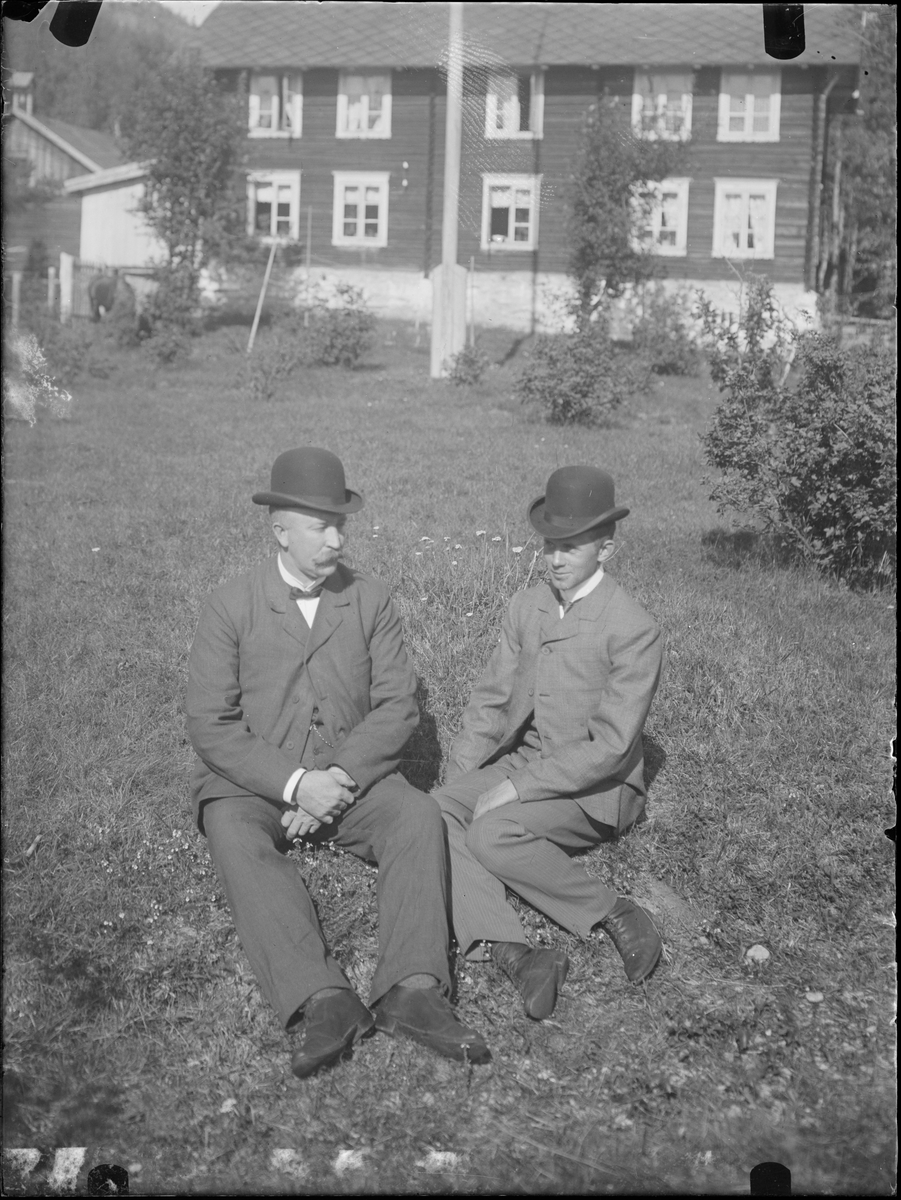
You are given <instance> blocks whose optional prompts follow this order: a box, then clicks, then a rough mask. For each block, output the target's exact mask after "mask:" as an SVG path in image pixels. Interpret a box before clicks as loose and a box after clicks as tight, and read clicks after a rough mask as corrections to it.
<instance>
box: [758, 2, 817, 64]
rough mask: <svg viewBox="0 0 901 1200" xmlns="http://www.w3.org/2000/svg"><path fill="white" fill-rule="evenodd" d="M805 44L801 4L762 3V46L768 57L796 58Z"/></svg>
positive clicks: (802, 50)
mask: <svg viewBox="0 0 901 1200" xmlns="http://www.w3.org/2000/svg"><path fill="white" fill-rule="evenodd" d="M806 45H807V40H806V38H805V36H804V5H803V4H764V6H763V48H764V50H766V52H767V54H768V55H769V56H770V58H782V59H786V58H797V57H798V56H799V55H800V54H803V53H804V49H805V47H806Z"/></svg>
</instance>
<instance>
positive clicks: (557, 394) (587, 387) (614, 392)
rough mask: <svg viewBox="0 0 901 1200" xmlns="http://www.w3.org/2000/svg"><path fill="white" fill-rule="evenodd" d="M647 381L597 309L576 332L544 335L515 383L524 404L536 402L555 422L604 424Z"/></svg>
mask: <svg viewBox="0 0 901 1200" xmlns="http://www.w3.org/2000/svg"><path fill="white" fill-rule="evenodd" d="M643 386H644V373H643V372H642V370H641V365H640V364H639V363H636V362H635V361H634V360H633V361H629V359H628V358H627V356H626V355H624V354H623V353H622V352H620V351H617V349H616V347H615V346H614V344H613V341H612V340H611V337H610V323H609V319H608V317H607V315H606V313H605V312H603V311H601V310H598V311H597V312H596V313H595V316H594V318H593V319H591V320H589V319H586V318H582V317H580V318H579V319H578V320H577V322H576V327H575V329H574V331H573V332H571V333H562V334H550V335H548V334H542V335H540V336H539V337H538V338H536V340H535V344H534V346H533V348H532V349H531V350H530V351H529V353H528V356H527V361H526V366H525V369H524V370H523V373H522V375H521V376H520V377H519V379H518V380H517V382H516V384H515V392H516V395H517V396H518V397H519V400H520V402H521V403H523V404H535V405H537V406H538V407H539V408H541V409H542V410H543V411H544V414H545V417H546V419H547V420H548V421H550V422H551V424H554V425H570V424H581V425H605V424H609V422H610V419H611V417H612V416H613V413H614V412H615V411H616V410H617V409H618V408H619V407H620V406H621V405H622V403H623V401H625V400H626V399H627V398H628V397H629V396H631V395H634V394H635V393H636V392H638V391H640V390H641V389H642V387H643Z"/></svg>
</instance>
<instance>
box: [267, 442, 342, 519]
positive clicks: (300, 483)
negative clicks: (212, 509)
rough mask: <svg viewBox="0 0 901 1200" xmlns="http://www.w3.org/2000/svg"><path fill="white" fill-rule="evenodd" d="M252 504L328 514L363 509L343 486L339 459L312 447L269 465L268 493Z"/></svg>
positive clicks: (326, 451)
mask: <svg viewBox="0 0 901 1200" xmlns="http://www.w3.org/2000/svg"><path fill="white" fill-rule="evenodd" d="M253 502H254V504H274V505H276V506H277V507H279V508H316V509H320V510H321V511H322V512H331V513H353V512H358V511H359V509H361V508H362V507H363V497H362V496H361V495H360V493H359V492H352V491H351V490H350V488H348V487H346V486H345V483H344V467H343V466H342V465H341V459H340V458H338V456H337V455H336V454H332V452H331V451H330V450H319V449H317V447H315V446H301V447H300V449H299V450H286V451H285V452H284V454H280V455H279V456H278V458H277V459H276V460H275V462H274V463H273V464H272V476H271V479H270V484H269V491H268V492H257V493H256V494H255V495H254V497H253Z"/></svg>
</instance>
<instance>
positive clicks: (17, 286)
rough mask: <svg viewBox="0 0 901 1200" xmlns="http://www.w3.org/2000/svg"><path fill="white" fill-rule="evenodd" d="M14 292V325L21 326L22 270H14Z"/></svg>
mask: <svg viewBox="0 0 901 1200" xmlns="http://www.w3.org/2000/svg"><path fill="white" fill-rule="evenodd" d="M12 275H13V294H12V302H13V307H12V314H11V316H12V327H13V329H18V328H19V299H20V297H21V294H22V272H21V271H13V273H12Z"/></svg>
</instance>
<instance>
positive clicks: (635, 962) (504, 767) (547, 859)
mask: <svg viewBox="0 0 901 1200" xmlns="http://www.w3.org/2000/svg"><path fill="white" fill-rule="evenodd" d="M628 512H629V510H628V509H627V508H617V507H616V504H615V501H614V487H613V480H612V479H611V477H610V476H609V475H608V474H607V473H606V472H605V471H601V470H598V469H597V468H595V467H586V466H575V467H561V468H560V469H559V470H557V471H554V473H553V474H552V475H551V477H550V479H549V480H548V483H547V489H546V494H545V495H543V496H539V497H538V498H537V499H536V500H534V501H533V502H532V504H531V505H530V506H529V510H528V513H529V520H530V521H531V523H532V526H533V527H534V528H535V529H536V530H537V532H538V533H539V534H541V535H542V537H543V538H544V557H545V561H546V563H547V566H548V573H549V576H550V578H549V582H548V583H541V584H539V585H538V586H537V587H533V588H529V589H527V590H526V591H522V592H519V593H518V594H517V595H515V596H514V597H513V599H512V600H511V601H510V605H509V608H508V610H507V614H506V617H505V619H504V624H503V628H502V631H501V637H500V643H499V644H498V646H497V647H496V649H495V651H494V653H493V655H492V657H491V659H490V660H489V662H488V665H487V667H486V668H485V671H484V674H483V675H482V678H481V680H480V682H479V683H478V684H477V685H476V687H475V689H474V691H473V693H472V696H471V698H470V701H469V705H468V706H467V708H466V711H465V712H464V714H463V726H462V729H461V731H460V734H459V736H458V737H457V739H456V741H455V742H454V744H453V747H452V748H451V753H450V761H449V763H448V769H447V776H446V781H445V783H444V786H443V787H442V788H441V789H440V790H439V791H438V792H436V793H435V798H436V800H437V801H438V803H439V805H440V806H441V809H442V812H443V814H444V819H445V821H446V823H447V827H448V837H449V842H450V853H451V902H452V912H453V923H454V932H455V934H456V938H457V944H458V945H459V947H460V950H461V951H462V952H463V953H464V954H465V955H466V956H467V957H468V958H470V959H473V960H480V959H485V958H489V957H490V958H492V959H493V960H494V961H495V962H496V963H498V964H499V965H500V966H501V967H502V968H503V969H504V970H505V972H506V973H507V974H508V975H509V976H510V978H511V979H512V980H513V982H514V983H515V984H516V985H517V986H518V987H519V989H520V991H521V993H522V996H523V1000H524V1003H525V1011H526V1013H527V1014H528V1015H529V1016H530V1017H533V1018H535V1019H536V1020H541V1019H542V1018H544V1017H548V1016H550V1014H551V1013H552V1012H553V1009H554V1005H555V1003H556V1000H557V993H558V991H559V989H560V987H562V985H563V982H564V980H565V978H566V973H567V971H568V969H569V959H568V958H567V956H566V955H565V954H563V953H562V952H561V951H556V950H535V949H531V948H530V947H529V946H528V945H527V944H526V940H525V934H524V932H523V928H522V925H521V924H520V921H519V918H518V917H517V915H516V913H515V912H514V910H513V908H512V907H511V906H510V905H509V904H508V903H507V901H506V892H505V889H506V888H510V890H511V891H513V892H515V893H516V894H517V895H519V896H521V897H522V898H523V899H525V900H527V901H528V902H529V903H530V904H531V905H533V906H534V907H535V908H537V909H539V910H540V911H541V912H543V913H546V914H547V915H548V916H549V917H551V918H552V919H553V920H554V921H556V922H557V924H558V925H562V926H563V927H564V928H565V929H568V930H569V931H570V932H571V933H575V934H578V935H579V936H580V937H582V938H593V937H596V936H597V935H598V934H599V933H601V932H602V933H604V934H606V935H607V936H608V937H609V938H610V939H611V940H612V942H613V944H614V946H615V947H616V949H617V950H618V951H619V953H620V955H621V956H622V958H623V962H624V965H625V970H626V975H627V977H628V978H629V980H630V981H631V982H633V983H639V982H641V981H642V980H643V979H646V978H647V977H648V976H649V975H650V974H651V972H652V971H653V970H654V968H655V967H656V965H657V962H658V960H659V958H660V954H661V950H662V945H661V942H660V937H659V935H658V933H657V930H656V929H655V928H654V925H653V923H652V922H651V919H650V917H649V916H648V915H647V913H645V912H644V910H643V909H641V908H639V907H638V906H637V905H636V904H634V903H633V902H632V901H631V900H628V899H626V898H625V897H619V896H617V895H616V893H615V892H613V891H611V890H610V889H609V888H607V887H605V886H604V885H603V884H601V883H600V882H599V881H598V880H596V879H593V878H592V877H591V876H590V875H588V873H587V872H586V871H585V870H584V868H583V867H582V866H581V865H580V864H579V863H577V862H574V861H573V859H572V857H571V856H572V855H574V854H576V853H577V852H579V851H581V850H587V849H589V848H590V847H591V846H596V845H598V843H600V842H604V841H608V840H611V839H613V838H616V837H617V836H618V835H619V834H620V833H621V832H623V831H624V830H625V829H628V828H629V826H631V825H633V824H634V823H635V822H636V821H638V820H641V819H643V817H644V805H645V788H644V775H643V768H644V760H643V755H642V743H641V730H642V727H643V725H644V722H645V718H646V717H647V715H648V710H649V708H650V706H651V700H652V699H653V696H654V693H655V691H656V689H657V684H658V681H659V678H660V666H661V637H660V630H659V629H658V628H657V626H656V624H655V623H654V621H653V620H652V619H651V618H650V617H649V616H648V614H647V613H646V612H645V611H644V609H643V608H641V607H640V605H638V604H636V602H635V601H634V600H632V599H631V598H630V597H629V596H628V595H627V594H626V593H625V592H624V591H623V589H622V588H621V587H619V585H618V584H616V583H615V582H614V581H613V579H611V577H610V576H609V575H608V574H607V573H606V572H605V570H604V563H605V562H606V561H607V560H608V559H609V558H610V556H611V555H612V554H613V549H614V544H613V535H614V532H615V523H616V522H617V521H619V520H621V519H622V518H623V517H625V516H627V515H628Z"/></svg>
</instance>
